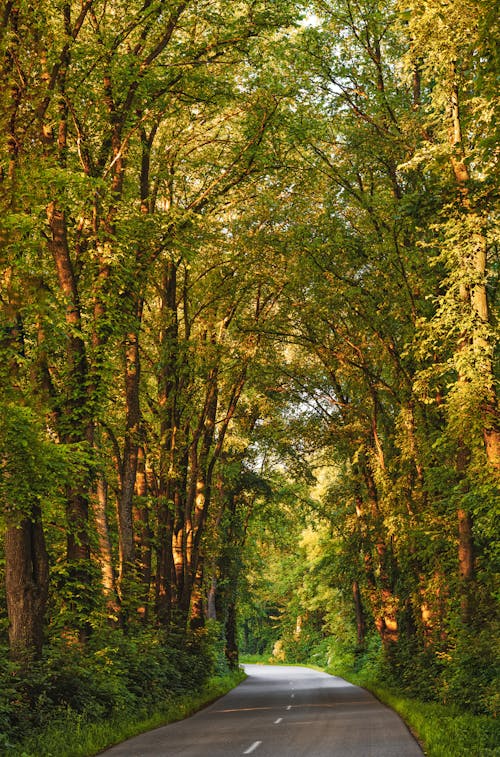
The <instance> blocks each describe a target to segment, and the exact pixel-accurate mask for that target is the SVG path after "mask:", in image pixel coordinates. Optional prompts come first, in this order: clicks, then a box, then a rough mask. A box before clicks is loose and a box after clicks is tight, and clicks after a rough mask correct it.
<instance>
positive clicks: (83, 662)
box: [0, 628, 223, 751]
mask: <svg viewBox="0 0 500 757" xmlns="http://www.w3.org/2000/svg"><path fill="white" fill-rule="evenodd" d="M220 646H221V645H220V639H219V635H218V629H216V628H208V629H206V630H201V631H197V632H195V633H193V634H191V635H189V636H188V638H187V639H186V637H184V638H183V639H181V638H178V639H175V638H168V637H167V636H166V634H165V633H163V632H159V631H157V630H151V629H149V630H147V629H142V628H135V629H134V630H133V633H132V632H131V633H129V634H126V633H124V632H123V631H122V630H117V629H103V630H102V629H101V630H100V631H98V632H95V633H94V634H92V636H91V637H90V640H89V642H88V644H87V645H86V646H85V647H81V646H80V645H78V644H75V643H68V642H67V641H64V640H61V641H59V642H58V643H57V644H53V645H52V646H47V647H46V648H45V651H44V656H43V658H42V659H41V660H40V661H36V662H34V661H32V662H31V664H29V665H28V666H25V667H24V668H21V666H20V665H16V664H14V663H10V662H7V663H6V664H4V665H3V666H2V667H1V668H0V734H2V735H1V736H0V751H2V750H3V749H7V748H8V747H9V745H10V744H12V743H15V742H16V741H19V740H21V739H22V738H24V737H26V735H27V734H28V733H36V732H37V731H38V732H40V731H42V730H45V729H47V727H49V726H50V725H51V724H53V723H56V722H59V721H61V722H62V721H67V722H70V721H71V722H73V721H74V722H79V723H91V722H98V721H101V720H106V719H108V718H111V717H114V716H115V715H119V714H120V713H123V712H126V711H132V710H133V711H134V714H135V715H138V714H143V715H144V716H147V715H148V714H149V713H150V712H152V711H153V710H154V709H155V708H158V707H161V706H165V705H167V704H168V703H169V702H171V701H172V700H174V698H177V697H179V696H180V695H182V694H189V693H191V692H199V691H200V690H201V689H202V688H203V686H204V685H205V684H206V682H207V681H208V679H209V678H210V676H211V675H212V674H213V672H214V670H216V669H217V668H221V661H220V656H221V648H220ZM0 651H1V653H2V656H3V657H4V659H5V660H7V649H2V650H0ZM222 655H223V650H222Z"/></svg>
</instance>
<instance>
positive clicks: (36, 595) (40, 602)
mask: <svg viewBox="0 0 500 757" xmlns="http://www.w3.org/2000/svg"><path fill="white" fill-rule="evenodd" d="M5 561H6V569H5V588H6V598H7V612H8V618H9V645H10V654H11V657H12V658H13V659H15V660H20V661H22V660H28V659H29V658H30V657H39V656H40V655H41V652H42V645H43V627H44V617H45V609H46V606H47V597H48V590H49V562H48V555H47V550H46V546H45V537H44V533H43V527H42V522H41V512H40V509H39V508H38V507H37V508H34V509H33V512H32V517H31V518H30V519H28V518H23V519H22V520H21V522H20V523H19V524H16V525H13V524H12V525H9V526H8V527H7V530H6V533H5Z"/></svg>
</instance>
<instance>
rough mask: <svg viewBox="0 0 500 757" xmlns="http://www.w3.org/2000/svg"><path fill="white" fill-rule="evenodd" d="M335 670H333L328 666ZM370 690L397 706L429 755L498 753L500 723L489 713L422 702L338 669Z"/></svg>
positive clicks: (450, 756) (487, 756) (469, 756)
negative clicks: (482, 713)
mask: <svg viewBox="0 0 500 757" xmlns="http://www.w3.org/2000/svg"><path fill="white" fill-rule="evenodd" d="M327 672H328V673H332V672H333V671H332V670H327ZM334 675H341V676H342V677H343V678H345V679H346V680H348V681H350V682H351V683H354V684H356V685H358V686H362V687H363V688H365V689H368V691H371V692H372V693H373V694H374V695H375V696H376V697H377V699H379V700H380V701H381V702H383V703H384V704H387V705H388V706H389V707H391V708H392V709H393V710H395V711H396V712H397V713H398V714H399V715H400V716H401V717H402V719H403V720H404V721H405V723H406V724H407V726H408V727H409V728H410V730H411V731H412V733H413V734H414V735H415V737H416V738H417V739H418V741H419V742H420V744H421V746H422V748H423V750H424V752H425V754H426V755H428V757H494V756H496V757H499V756H500V723H499V722H498V720H497V719H495V718H491V717H488V716H487V715H472V714H470V713H467V712H464V711H461V710H459V709H458V708H456V707H453V706H451V705H450V706H448V705H445V704H439V703H437V702H422V701H420V700H418V699H410V698H408V697H406V696H404V694H401V693H398V692H395V691H392V690H388V689H386V688H384V687H383V686H381V685H379V684H378V683H377V682H376V681H373V680H372V679H370V678H369V677H367V676H366V675H365V676H364V675H363V674H362V673H350V672H346V671H343V672H341V673H337V672H335V673H334Z"/></svg>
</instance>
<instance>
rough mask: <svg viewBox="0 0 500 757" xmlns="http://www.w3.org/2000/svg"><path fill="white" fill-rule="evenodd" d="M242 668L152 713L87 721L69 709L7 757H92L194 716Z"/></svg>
mask: <svg viewBox="0 0 500 757" xmlns="http://www.w3.org/2000/svg"><path fill="white" fill-rule="evenodd" d="M244 678H245V674H244V673H243V671H241V670H237V671H235V672H234V673H231V674H229V675H226V676H223V677H217V678H212V679H211V680H210V681H209V682H208V684H207V685H206V686H205V688H204V689H203V690H202V691H200V692H197V693H194V694H193V693H192V694H186V695H184V696H181V697H179V698H178V699H176V700H175V701H170V702H168V703H167V704H166V705H164V706H163V707H161V708H158V710H157V711H156V712H154V713H150V714H146V713H144V712H143V713H140V712H139V713H130V712H129V711H124V712H121V713H119V714H117V715H115V716H114V717H112V718H110V719H108V720H103V721H99V722H86V721H85V720H84V718H83V717H82V716H81V715H80V716H79V715H77V714H75V713H74V712H68V713H67V715H65V716H63V717H61V718H60V720H58V721H57V722H55V723H54V724H53V725H52V726H50V727H49V728H47V729H46V730H45V731H44V732H43V734H41V735H40V734H39V735H38V736H36V737H35V736H33V737H31V738H29V739H26V741H24V742H23V743H22V744H18V745H16V746H15V747H12V749H9V751H8V755H9V757H91V755H95V754H98V753H99V752H102V751H103V750H105V749H107V748H109V747H111V746H113V745H114V744H119V743H120V742H122V741H125V740H126V739H130V738H132V736H137V735H138V734H140V733H145V732H146V731H150V730H152V729H153V728H159V727H160V726H163V725H167V724H168V723H173V722H175V721H176V720H182V719H183V718H186V717H189V715H193V714H194V713H195V712H197V711H198V710H201V709H202V708H203V707H206V706H207V705H209V704H211V703H212V702H214V701H215V700H216V699H218V698H219V697H221V696H223V695H224V694H227V692H228V691H230V690H231V689H232V688H234V687H235V686H236V685H237V684H238V683H240V682H241V681H242V680H244Z"/></svg>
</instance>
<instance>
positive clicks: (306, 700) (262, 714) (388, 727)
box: [105, 665, 423, 757]
mask: <svg viewBox="0 0 500 757" xmlns="http://www.w3.org/2000/svg"><path fill="white" fill-rule="evenodd" d="M245 670H246V672H247V674H248V678H247V679H246V681H244V682H243V683H242V684H240V685H239V686H237V687H236V689H233V691H231V692H230V693H229V694H227V695H226V696H225V697H222V698H221V699H218V700H217V701H216V702H215V703H214V704H212V705H210V707H206V708H205V709H204V710H201V711H200V712H198V713H197V714H196V715H193V716H192V717H190V718H187V719H186V720H182V721H179V722H178V723H171V724H170V725H167V726H163V727H162V728H157V729H155V730H154V731H149V732H148V733H144V734H142V735H141V736H136V737H135V738H133V739H129V740H128V741H125V742H123V743H122V744H118V745H117V746H115V747H113V748H112V749H108V750H107V751H106V752H105V754H106V755H109V757H153V756H154V757H240V755H250V754H251V755H253V757H422V755H423V752H422V750H421V749H420V747H419V745H418V744H417V742H416V741H415V739H414V738H413V736H412V735H411V733H410V732H409V730H408V729H407V728H406V726H405V724H404V723H403V721H402V720H401V719H400V717H399V716H398V715H396V713H395V712H393V710H391V709H389V708H388V707H386V706H385V705H383V704H381V703H380V702H379V701H378V700H377V699H375V697H373V696H372V695H371V694H369V693H368V692H367V691H365V690H364V689H361V688H359V687H358V686H353V685H352V684H350V683H347V681H344V680H343V679H342V678H336V677H335V676H330V675H327V674H326V673H319V672H317V671H315V670H311V669H310V668H298V667H297V668H296V667H287V666H272V665H245Z"/></svg>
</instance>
